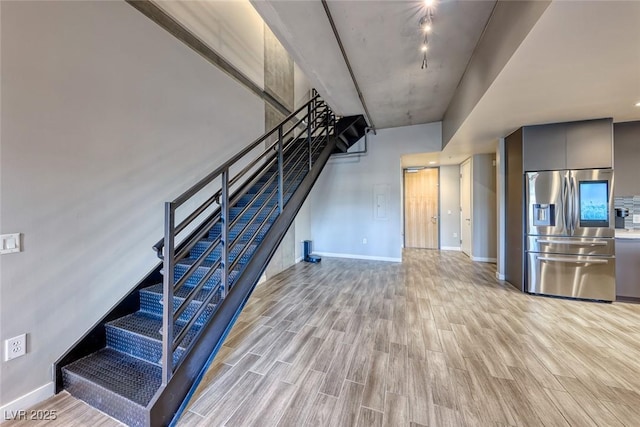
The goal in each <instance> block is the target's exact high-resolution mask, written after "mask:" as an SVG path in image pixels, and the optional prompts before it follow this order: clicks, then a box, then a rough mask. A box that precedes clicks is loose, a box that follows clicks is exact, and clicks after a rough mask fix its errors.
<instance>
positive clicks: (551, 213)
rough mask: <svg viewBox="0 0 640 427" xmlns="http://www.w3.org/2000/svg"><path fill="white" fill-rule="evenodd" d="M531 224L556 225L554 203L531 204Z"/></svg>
mask: <svg viewBox="0 0 640 427" xmlns="http://www.w3.org/2000/svg"><path fill="white" fill-rule="evenodd" d="M533 225H535V226H550V227H554V226H555V225H556V205H555V204H553V203H551V204H541V203H535V204H534V205H533Z"/></svg>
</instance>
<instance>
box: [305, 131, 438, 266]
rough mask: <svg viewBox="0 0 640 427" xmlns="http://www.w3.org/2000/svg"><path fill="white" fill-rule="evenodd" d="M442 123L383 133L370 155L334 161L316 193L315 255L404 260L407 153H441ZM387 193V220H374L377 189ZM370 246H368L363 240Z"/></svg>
mask: <svg viewBox="0 0 640 427" xmlns="http://www.w3.org/2000/svg"><path fill="white" fill-rule="evenodd" d="M441 129H442V128H441V123H440V122H437V123H430V124H426V125H416V126H406V127H401V128H393V129H382V130H379V131H378V135H373V134H372V133H370V134H369V147H368V150H369V151H368V153H367V154H366V155H361V156H357V157H345V158H334V159H332V160H330V161H329V163H328V164H327V166H326V167H325V169H324V170H323V171H322V174H321V175H320V178H319V179H318V182H317V184H316V185H315V186H314V188H313V190H312V191H311V201H310V209H311V234H312V239H313V242H314V251H315V252H316V253H320V254H333V255H345V256H347V255H348V256H351V257H356V258H358V257H359V258H373V259H387V260H400V259H401V257H402V249H401V248H402V241H403V238H402V169H401V166H400V157H401V156H402V155H404V154H413V153H425V152H433V151H440V146H441V143H442V130H441ZM376 188H377V189H382V191H383V192H384V191H387V194H388V203H387V215H386V219H376V218H375V217H374V189H376ZM363 238H366V239H367V243H366V244H363V243H362V239H363Z"/></svg>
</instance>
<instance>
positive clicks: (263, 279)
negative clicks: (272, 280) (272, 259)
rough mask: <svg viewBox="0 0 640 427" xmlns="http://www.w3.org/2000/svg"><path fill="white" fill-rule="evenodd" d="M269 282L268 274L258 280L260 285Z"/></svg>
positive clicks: (263, 274)
mask: <svg viewBox="0 0 640 427" xmlns="http://www.w3.org/2000/svg"><path fill="white" fill-rule="evenodd" d="M266 281H267V274H266V273H262V276H260V278H259V279H258V285H259V284H261V283H264V282H266Z"/></svg>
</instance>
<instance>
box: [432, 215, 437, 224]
mask: <svg viewBox="0 0 640 427" xmlns="http://www.w3.org/2000/svg"><path fill="white" fill-rule="evenodd" d="M431 222H432V223H434V224H435V223H436V222H438V216H437V215H435V216H432V217H431Z"/></svg>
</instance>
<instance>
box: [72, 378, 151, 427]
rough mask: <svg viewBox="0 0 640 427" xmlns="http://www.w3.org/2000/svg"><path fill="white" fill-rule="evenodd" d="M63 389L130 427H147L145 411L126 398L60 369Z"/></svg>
mask: <svg viewBox="0 0 640 427" xmlns="http://www.w3.org/2000/svg"><path fill="white" fill-rule="evenodd" d="M62 378H63V381H64V388H65V390H67V391H68V392H69V393H70V394H71V395H72V396H75V397H77V398H78V399H80V400H82V401H84V402H86V403H87V404H89V405H90V406H93V407H94V408H97V409H99V410H100V411H102V412H104V413H106V414H109V415H110V416H112V417H113V418H115V419H117V420H118V421H121V422H123V423H125V424H126V425H128V426H131V427H147V425H146V424H145V420H146V413H147V410H146V408H145V407H143V406H140V405H138V404H136V403H135V402H132V401H130V400H129V399H127V398H126V397H123V396H120V395H118V394H116V393H113V392H111V391H109V390H107V389H105V388H103V387H101V386H99V385H97V384H95V383H94V382H92V381H90V380H88V379H86V378H84V377H82V376H80V375H76V374H74V373H73V372H69V371H68V370H67V369H65V368H62Z"/></svg>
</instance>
